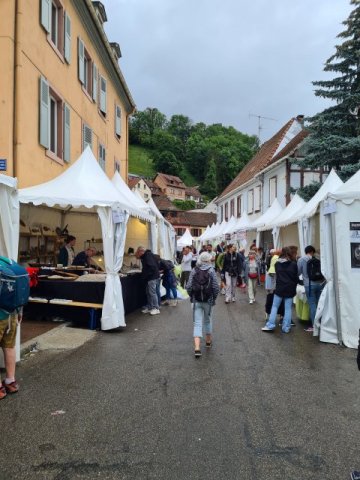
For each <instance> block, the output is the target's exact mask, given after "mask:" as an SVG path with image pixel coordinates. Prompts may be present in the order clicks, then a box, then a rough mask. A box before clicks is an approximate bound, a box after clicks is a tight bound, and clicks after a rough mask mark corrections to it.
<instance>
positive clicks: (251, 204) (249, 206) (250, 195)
mask: <svg viewBox="0 0 360 480" xmlns="http://www.w3.org/2000/svg"><path fill="white" fill-rule="evenodd" d="M253 211H254V190H249V191H248V198H247V213H253Z"/></svg>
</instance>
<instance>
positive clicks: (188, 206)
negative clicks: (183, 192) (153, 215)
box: [172, 200, 196, 210]
mask: <svg viewBox="0 0 360 480" xmlns="http://www.w3.org/2000/svg"><path fill="white" fill-rule="evenodd" d="M172 203H173V204H174V205H175V207H177V208H179V209H180V210H194V209H195V208H196V203H195V200H173V201H172Z"/></svg>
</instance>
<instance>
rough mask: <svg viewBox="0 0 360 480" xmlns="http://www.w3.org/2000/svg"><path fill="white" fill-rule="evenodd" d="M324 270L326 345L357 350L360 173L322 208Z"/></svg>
mask: <svg viewBox="0 0 360 480" xmlns="http://www.w3.org/2000/svg"><path fill="white" fill-rule="evenodd" d="M320 224H321V228H320V232H321V233H320V247H321V270H322V273H323V274H324V276H325V278H326V285H325V288H324V290H323V292H322V295H321V297H320V300H319V304H318V309H317V312H316V317H315V325H314V327H315V335H319V338H320V340H321V341H322V342H328V343H335V344H342V343H343V344H344V345H346V346H347V347H350V348H357V346H358V340H359V329H360V317H359V314H358V312H359V305H360V303H359V287H358V285H359V280H360V170H359V171H358V172H357V173H356V174H355V175H353V176H352V177H351V178H350V179H349V180H348V181H347V182H346V183H345V184H343V185H342V186H340V187H339V188H338V189H337V190H336V191H335V192H332V193H329V194H328V195H327V196H326V198H325V199H324V201H323V202H322V203H321V207H320Z"/></svg>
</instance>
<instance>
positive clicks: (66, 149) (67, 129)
mask: <svg viewBox="0 0 360 480" xmlns="http://www.w3.org/2000/svg"><path fill="white" fill-rule="evenodd" d="M63 160H64V161H65V162H70V107H69V105H67V104H66V103H64V153H63Z"/></svg>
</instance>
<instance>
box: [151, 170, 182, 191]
mask: <svg viewBox="0 0 360 480" xmlns="http://www.w3.org/2000/svg"><path fill="white" fill-rule="evenodd" d="M157 177H160V178H162V179H163V180H164V182H165V183H166V185H168V186H170V185H172V186H174V185H175V186H176V187H177V188H186V186H185V184H184V182H183V181H182V180H181V178H179V177H175V176H174V175H168V174H167V173H166V174H165V173H157V174H156V177H155V178H154V181H155V180H156V179H157Z"/></svg>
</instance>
